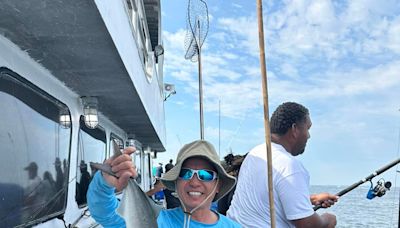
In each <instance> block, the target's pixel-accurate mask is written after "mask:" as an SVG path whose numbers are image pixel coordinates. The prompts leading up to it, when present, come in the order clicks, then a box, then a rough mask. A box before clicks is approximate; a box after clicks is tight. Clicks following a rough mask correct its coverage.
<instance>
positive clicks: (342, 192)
mask: <svg viewBox="0 0 400 228" xmlns="http://www.w3.org/2000/svg"><path fill="white" fill-rule="evenodd" d="M398 163H400V158H398V159H396V160H394V161H392V162H391V163H389V164H387V165H385V166H383V167H382V168H380V169H378V170H376V171H375V172H373V173H371V174H370V175H369V176H367V177H365V178H364V179H361V180H360V181H358V182H356V183H354V184H352V185H350V186H349V187H347V188H345V189H343V190H342V191H340V192H338V193H337V194H336V195H337V196H342V195H344V194H346V193H348V192H350V191H351V190H353V189H355V188H357V187H358V186H359V185H361V184H364V183H365V182H367V181H370V180H372V178H374V177H376V176H378V175H379V174H381V173H383V172H385V171H386V170H388V169H390V168H392V167H393V166H395V165H397V164H398ZM320 208H322V205H317V206H315V207H314V211H316V210H318V209H320Z"/></svg>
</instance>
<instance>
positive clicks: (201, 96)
mask: <svg viewBox="0 0 400 228" xmlns="http://www.w3.org/2000/svg"><path fill="white" fill-rule="evenodd" d="M197 26H198V29H199V40H198V41H196V42H197V48H198V50H197V51H198V57H199V59H198V60H199V64H198V66H199V105H200V107H199V108H200V139H201V140H204V115H203V77H202V74H201V44H200V21H197Z"/></svg>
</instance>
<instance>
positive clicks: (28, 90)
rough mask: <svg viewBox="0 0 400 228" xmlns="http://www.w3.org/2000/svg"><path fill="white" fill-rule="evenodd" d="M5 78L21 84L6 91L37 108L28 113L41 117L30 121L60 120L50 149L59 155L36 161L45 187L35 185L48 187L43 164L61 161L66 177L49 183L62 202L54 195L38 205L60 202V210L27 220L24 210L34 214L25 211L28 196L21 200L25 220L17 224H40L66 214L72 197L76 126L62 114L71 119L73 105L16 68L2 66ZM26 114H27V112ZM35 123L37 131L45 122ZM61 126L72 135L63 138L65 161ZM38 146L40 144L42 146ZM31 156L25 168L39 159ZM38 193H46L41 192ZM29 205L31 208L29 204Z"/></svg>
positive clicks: (0, 74) (16, 84) (24, 103)
mask: <svg viewBox="0 0 400 228" xmlns="http://www.w3.org/2000/svg"><path fill="white" fill-rule="evenodd" d="M2 80H10V83H12V84H13V85H15V86H19V88H14V87H12V88H7V90H9V91H4V93H5V94H8V95H10V96H11V97H13V98H15V99H16V100H18V101H20V102H21V103H23V105H25V106H26V107H29V108H30V109H31V110H32V111H33V112H31V113H32V114H33V115H32V114H30V113H28V114H27V115H32V117H38V118H30V123H32V122H34V121H35V120H37V121H40V120H49V121H50V122H45V124H48V123H50V124H52V121H53V122H54V123H55V124H58V130H56V131H57V133H58V134H55V135H54V137H55V140H56V142H55V147H54V151H51V152H50V151H49V152H50V153H48V154H49V155H50V154H52V153H53V152H54V153H55V155H54V157H55V159H56V162H54V161H53V159H44V160H45V161H43V159H42V161H39V160H38V161H37V162H38V163H39V165H36V167H37V168H36V170H37V171H36V176H37V177H39V179H40V182H39V185H38V186H42V187H41V188H39V187H37V188H35V189H40V190H44V189H46V188H44V187H43V186H47V187H48V186H49V185H48V184H47V185H45V184H44V182H45V180H44V179H42V177H41V176H42V175H40V174H41V173H42V171H43V170H41V169H43V167H47V168H49V167H50V166H56V165H57V164H59V170H60V171H61V172H62V173H61V178H62V179H61V180H57V181H56V182H53V183H50V182H48V181H47V182H46V183H50V186H51V185H52V186H53V188H52V189H53V191H55V192H54V193H53V194H52V196H54V195H58V193H59V192H61V193H62V194H61V196H62V198H59V199H58V200H57V201H58V202H57V201H53V199H52V198H50V201H49V199H45V201H44V205H43V207H40V208H38V209H43V208H50V207H51V206H53V207H54V206H56V207H59V210H56V211H53V212H47V213H44V214H43V215H41V214H39V216H37V217H32V218H30V217H28V218H26V220H25V221H24V220H23V219H24V214H23V213H28V215H29V216H31V215H30V214H29V210H28V212H25V211H23V209H24V208H25V207H22V206H23V204H24V203H25V200H26V199H24V198H25V196H23V198H22V199H23V201H24V202H22V203H23V204H21V211H20V212H19V213H20V214H21V215H20V216H21V222H20V223H19V224H14V225H16V226H33V225H36V224H39V223H43V222H46V221H48V220H50V219H54V218H56V217H59V216H60V215H63V214H64V213H65V211H66V208H67V198H68V180H69V167H70V162H71V142H72V130H73V126H72V124H71V125H69V126H68V127H66V126H62V124H61V123H60V119H59V115H60V113H61V110H63V114H66V113H68V114H69V117H70V119H71V112H70V109H69V107H68V106H67V105H66V104H65V103H63V102H61V101H60V100H58V99H57V98H55V97H54V96H52V95H50V94H49V93H47V92H46V91H44V89H42V88H40V87H39V86H37V85H35V84H33V83H32V82H30V81H28V80H27V79H25V78H24V77H23V76H21V75H20V74H18V73H16V72H14V71H12V70H11V69H9V68H6V67H0V81H2ZM2 91H3V90H2ZM38 102H40V103H38ZM44 107H45V108H44ZM57 107H58V113H56V111H57ZM24 114H25V115H26V112H25V113H24ZM40 117H43V118H40ZM33 126H34V127H35V126H37V127H39V128H37V131H40V129H42V127H43V124H42V125H40V123H38V124H37V125H33ZM54 126H55V127H56V126H57V125H54ZM60 129H63V131H64V130H65V131H64V132H63V133H64V134H66V135H67V136H69V140H66V141H65V142H62V144H65V145H64V146H65V147H68V148H67V149H66V150H65V151H63V152H61V153H63V154H62V158H63V159H62V160H63V161H64V162H61V157H60V148H62V147H61V146H60V141H59V140H60V138H61V139H62V137H60ZM24 132H25V134H27V133H29V134H31V135H32V128H29V132H27V131H26V129H24ZM34 135H35V137H40V135H39V136H38V134H34ZM43 136H46V135H43ZM47 136H48V135H47ZM47 139H48V137H47ZM27 140H29V139H27ZM32 140H33V139H32ZM57 140H58V141H57ZM31 142H32V141H31ZM39 143H40V141H39ZM57 145H58V147H57ZM32 147H33V146H32V144H31V147H27V148H32ZM56 147H57V148H56ZM38 148H40V146H39V147H38ZM38 148H36V150H35V151H36V153H33V154H32V157H35V158H37V156H38V153H37V149H38ZM51 149H53V148H48V147H46V150H51ZM26 152H27V153H29V149H26ZM28 156H29V155H28ZM57 156H58V157H57ZM57 158H58V161H59V163H57ZM28 160H29V162H30V163H29V165H28V166H27V167H25V168H24V169H25V170H26V169H27V168H28V167H30V166H31V164H32V163H35V164H37V163H36V160H35V161H33V160H34V159H32V160H31V159H28ZM62 163H63V164H64V166H65V167H64V168H63V167H62ZM43 165H45V166H43ZM45 169H46V168H45ZM56 169H57V168H56ZM46 172H48V173H50V174H49V175H50V176H52V173H51V172H50V170H46ZM46 172H44V173H46ZM16 173H17V174H16V175H18V172H16ZM39 173H40V174H39ZM44 173H43V174H44ZM55 176H56V177H57V178H58V177H59V176H58V175H57V170H56V175H55ZM46 180H48V179H46ZM53 181H54V178H53ZM60 181H61V182H60ZM57 183H58V184H57ZM25 184H26V183H25ZM58 185H59V186H60V187H61V188H60V189H58V188H57V186H58ZM17 186H18V185H17ZM25 187H28V186H25ZM0 193H1V191H0ZM36 195H46V193H45V192H38V193H37V194H36ZM47 195H49V194H47ZM46 200H47V201H46ZM52 201H53V202H52ZM50 203H53V204H50ZM14 204H15V202H14ZM57 204H58V205H57ZM45 205H46V206H45ZM48 205H50V206H48ZM27 208H28V209H29V206H28V207H27ZM25 209H26V208H25ZM43 212H46V211H43ZM17 213H18V212H17ZM35 213H37V210H36V211H35ZM7 217H8V216H6V217H4V218H5V219H7ZM0 222H1V223H4V222H7V220H3V221H0ZM3 225H4V224H3ZM14 225H11V226H14Z"/></svg>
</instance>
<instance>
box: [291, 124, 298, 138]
mask: <svg viewBox="0 0 400 228" xmlns="http://www.w3.org/2000/svg"><path fill="white" fill-rule="evenodd" d="M297 127H298V126H297V124H296V123H293V124H292V127H291V128H290V133H291V135H292V136H293V137H294V138H297V133H298V131H297Z"/></svg>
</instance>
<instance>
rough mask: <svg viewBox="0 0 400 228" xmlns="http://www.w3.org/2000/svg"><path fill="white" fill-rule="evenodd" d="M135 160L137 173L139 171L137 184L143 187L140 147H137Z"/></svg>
mask: <svg viewBox="0 0 400 228" xmlns="http://www.w3.org/2000/svg"><path fill="white" fill-rule="evenodd" d="M134 156H135V157H134V159H135V166H136V171H137V178H136V182H137V183H138V184H139V185H141V183H142V150H141V148H139V147H136V152H135V155H134Z"/></svg>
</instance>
